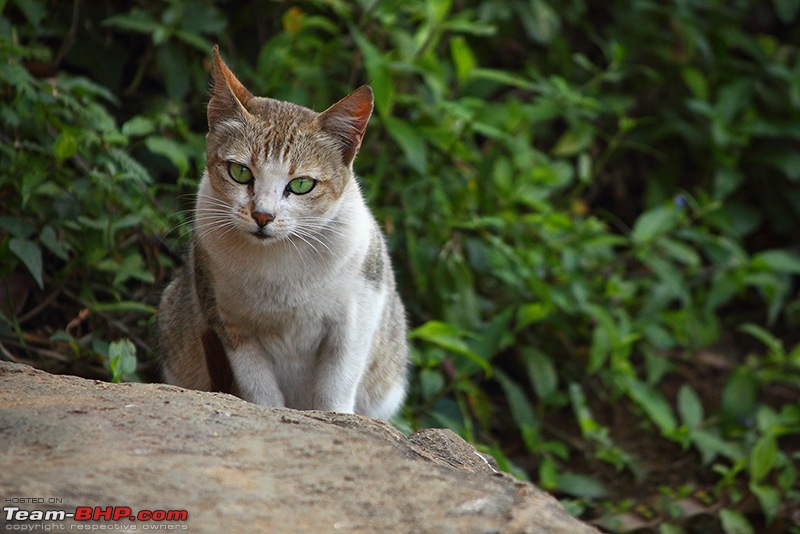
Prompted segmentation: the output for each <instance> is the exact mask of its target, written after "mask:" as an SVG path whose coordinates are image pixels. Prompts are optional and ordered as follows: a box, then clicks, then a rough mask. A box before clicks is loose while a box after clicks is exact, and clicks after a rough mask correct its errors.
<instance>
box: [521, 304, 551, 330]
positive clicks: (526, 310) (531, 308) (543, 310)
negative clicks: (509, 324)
mask: <svg viewBox="0 0 800 534" xmlns="http://www.w3.org/2000/svg"><path fill="white" fill-rule="evenodd" d="M552 311H553V306H552V305H551V304H549V303H545V302H533V303H530V304H523V305H522V306H520V308H519V310H518V311H517V328H518V329H519V330H522V329H523V328H525V327H527V326H530V325H532V324H533V323H538V322H539V321H542V320H544V319H546V318H547V317H548V316H549V315H550V313H551V312H552Z"/></svg>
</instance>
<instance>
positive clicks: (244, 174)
mask: <svg viewBox="0 0 800 534" xmlns="http://www.w3.org/2000/svg"><path fill="white" fill-rule="evenodd" d="M228 175H229V176H230V177H231V178H232V179H233V181H234V182H237V183H240V184H249V183H250V182H251V181H252V179H253V173H252V172H251V171H250V169H248V168H247V167H245V166H244V165H240V164H239V163H234V162H233V161H231V162H230V163H228Z"/></svg>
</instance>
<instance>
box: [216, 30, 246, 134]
mask: <svg viewBox="0 0 800 534" xmlns="http://www.w3.org/2000/svg"><path fill="white" fill-rule="evenodd" d="M211 53H212V56H213V59H212V62H213V64H212V73H211V77H212V88H211V100H210V101H209V102H208V128H209V129H210V130H213V129H214V126H216V125H217V124H219V123H221V122H223V121H226V120H230V119H234V120H236V119H238V120H241V119H243V118H245V117H247V116H248V115H249V112H248V111H247V109H246V108H245V106H246V105H247V103H248V102H249V101H250V99H252V98H253V94H252V93H251V92H250V91H248V90H247V88H246V87H245V86H244V85H242V83H241V82H240V81H239V80H238V79H237V78H236V76H234V74H233V72H231V70H230V69H229V68H228V66H227V65H226V64H225V62H224V61H222V57H220V55H219V46H217V45H214V48H213V49H212V52H211Z"/></svg>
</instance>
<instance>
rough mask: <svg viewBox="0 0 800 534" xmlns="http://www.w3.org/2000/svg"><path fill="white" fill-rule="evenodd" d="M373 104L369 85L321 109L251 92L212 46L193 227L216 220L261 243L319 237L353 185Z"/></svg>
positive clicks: (229, 229) (216, 222)
mask: <svg viewBox="0 0 800 534" xmlns="http://www.w3.org/2000/svg"><path fill="white" fill-rule="evenodd" d="M372 106H373V96H372V90H371V89H370V88H369V87H368V86H363V87H360V88H359V89H356V90H355V91H353V92H352V93H350V94H349V95H348V96H346V97H345V98H343V99H342V100H340V101H339V102H337V103H336V104H334V105H332V106H331V107H330V108H328V109H327V110H326V111H323V112H322V113H316V112H314V111H312V110H310V109H308V108H305V107H302V106H298V105H295V104H291V103H288V102H282V101H279V100H273V99H271V98H261V97H256V96H253V94H252V93H251V92H250V91H248V90H247V89H246V88H245V87H244V86H243V85H242V84H241V82H239V80H238V79H237V78H236V77H235V76H234V74H233V73H232V72H231V71H230V69H229V68H228V67H227V65H225V63H224V62H223V61H222V58H221V57H220V55H219V51H218V48H217V47H214V50H213V89H212V96H211V100H210V102H209V104H208V127H209V132H208V136H207V138H206V153H207V163H206V178H205V180H206V181H207V183H206V184H205V187H201V197H200V198H199V199H198V205H199V206H200V205H202V206H205V208H204V210H203V212H200V213H198V215H197V217H198V220H197V221H196V223H197V225H198V229H200V228H203V227H208V226H211V225H215V224H221V225H223V226H224V227H225V230H226V231H236V232H246V233H249V234H251V235H252V236H253V238H255V239H260V240H262V241H264V242H270V241H272V240H273V239H278V240H281V239H287V238H294V239H299V240H301V241H305V242H306V243H309V242H313V241H314V240H315V239H319V237H317V236H316V233H317V232H316V231H318V230H320V229H322V228H324V227H325V225H327V224H329V223H330V222H331V221H332V220H333V219H334V218H335V217H336V215H337V213H338V212H339V211H340V208H341V204H342V202H341V200H342V198H343V195H345V194H346V192H347V191H348V190H350V191H351V192H352V189H353V188H354V187H356V186H355V183H354V178H353V171H352V164H353V159H354V158H355V156H356V153H357V152H358V149H359V147H360V146H361V140H362V139H363V137H364V132H365V130H366V127H367V122H368V121H369V117H370V115H371V114H372ZM209 197H210V198H209Z"/></svg>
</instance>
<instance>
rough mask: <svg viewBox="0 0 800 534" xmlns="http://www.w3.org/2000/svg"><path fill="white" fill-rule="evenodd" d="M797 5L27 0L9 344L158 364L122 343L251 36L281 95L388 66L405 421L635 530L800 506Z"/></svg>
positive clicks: (388, 203) (378, 142)
mask: <svg viewBox="0 0 800 534" xmlns="http://www.w3.org/2000/svg"><path fill="white" fill-rule="evenodd" d="M796 4H797V3H796V2H789V1H780V0H776V1H775V2H773V3H770V4H764V3H759V2H755V1H746V0H743V1H738V2H734V3H733V4H732V5H728V4H724V5H723V4H721V3H716V2H695V1H689V2H678V3H672V4H662V3H658V2H651V1H649V0H636V1H635V2H612V3H610V4H604V5H602V6H600V5H589V3H586V2H583V1H580V0H573V1H570V2H566V3H562V4H559V5H556V4H555V3H552V4H551V3H547V2H545V1H544V0H531V1H529V2H523V1H508V2H460V3H455V4H454V3H452V2H448V1H446V0H413V1H409V2H404V3H393V2H377V3H370V2H360V3H356V4H353V3H344V2H310V3H303V4H300V5H293V6H287V5H284V4H280V5H278V4H275V5H274V6H271V10H270V12H269V14H267V13H265V12H264V11H262V10H261V9H260V8H256V7H255V6H245V7H242V8H240V9H238V10H235V9H233V8H232V7H231V6H229V5H227V4H225V5H224V6H223V5H222V4H220V5H216V4H213V3H209V2H203V1H199V0H173V1H169V2H159V1H155V0H153V1H147V2H139V3H125V2H121V3H115V5H114V6H113V8H111V7H108V6H105V7H103V8H100V7H99V6H94V5H91V6H89V5H86V6H84V5H82V4H78V5H81V9H82V11H81V12H79V13H77V14H73V13H72V12H71V10H72V9H73V8H72V4H66V3H56V6H55V9H56V14H58V13H60V14H61V15H63V16H48V17H45V16H44V2H37V1H27V2H17V3H14V4H13V6H11V7H7V8H6V12H5V13H2V18H1V19H0V29H2V32H0V35H2V37H0V39H2V41H0V46H1V47H2V48H0V50H2V58H3V59H2V62H0V83H1V84H2V85H0V92H2V94H3V100H2V103H1V104H0V105H2V108H1V109H0V111H1V113H0V120H1V121H2V131H3V132H4V133H3V134H2V135H3V139H2V141H3V148H2V150H3V152H4V156H3V159H2V162H1V163H0V167H2V169H0V181H2V191H3V196H4V197H5V198H6V200H7V201H6V202H4V205H3V208H2V216H3V217H2V219H0V227H1V228H2V229H3V230H2V233H0V237H2V246H3V248H4V250H6V249H7V253H6V254H5V257H8V258H10V261H8V262H4V264H3V275H5V278H4V280H5V293H6V297H7V300H8V297H10V300H11V302H12V304H13V305H12V306H6V307H4V308H3V309H4V310H5V311H4V314H5V320H4V323H5V325H6V326H4V327H3V328H4V329H3V330H2V331H0V334H2V341H3V343H4V344H8V345H9V346H10V347H11V348H10V349H7V350H6V352H7V353H8V354H10V355H11V356H13V357H14V358H15V359H28V360H32V361H34V362H35V363H37V364H38V365H43V366H47V365H52V363H48V362H51V360H53V359H54V358H59V359H61V360H63V359H65V358H66V359H69V362H68V364H67V365H66V368H68V369H72V368H74V367H76V366H77V367H79V368H80V367H81V366H85V362H86V361H106V362H107V365H108V367H109V368H110V369H111V371H114V372H113V373H111V372H109V373H108V375H106V376H108V377H109V378H111V377H112V376H113V377H116V378H127V379H130V378H132V376H131V373H127V374H126V373H125V372H123V371H122V368H121V367H119V366H120V365H123V364H122V363H121V362H123V361H125V362H130V358H129V357H127V356H126V357H123V355H129V354H130V351H131V349H130V347H129V346H128V345H127V344H120V343H117V344H115V345H113V347H112V350H109V347H108V345H109V341H115V342H116V340H118V339H119V338H125V337H129V338H131V339H133V341H134V342H135V346H136V347H138V349H139V362H140V363H139V368H138V376H145V377H147V376H150V371H151V367H150V366H151V356H150V347H149V345H148V344H147V341H146V339H147V337H146V333H145V332H146V325H147V323H148V322H150V321H152V314H153V313H154V309H153V305H154V304H155V302H156V301H157V298H158V291H159V288H160V287H161V286H162V285H163V283H164V282H165V281H166V280H167V279H168V277H169V272H170V269H171V268H172V267H173V266H174V264H175V258H177V257H178V252H179V251H180V249H181V247H182V245H183V244H184V243H185V241H184V240H183V237H184V235H185V231H186V230H185V226H183V225H182V221H183V219H185V217H183V216H181V215H180V213H181V211H180V210H181V209H182V208H183V207H188V206H189V205H190V202H188V201H187V202H186V203H185V205H183V203H179V204H177V205H176V201H175V199H176V198H180V197H181V195H182V194H184V193H187V192H190V191H191V187H192V184H193V183H194V180H195V179H196V177H197V176H198V173H199V171H200V169H202V165H203V162H202V157H203V156H202V154H203V140H202V136H203V135H204V129H205V118H204V108H203V102H204V100H205V97H206V96H205V91H206V89H205V88H206V86H207V78H208V72H207V69H208V52H209V50H210V47H211V43H212V42H220V44H221V46H222V50H223V52H225V53H226V55H227V56H228V58H229V59H231V62H232V65H233V66H234V70H235V71H236V72H237V75H239V76H240V77H241V78H242V79H243V81H245V83H246V85H248V87H250V88H252V89H253V91H254V92H255V93H256V94H261V95H268V96H272V97H275V98H281V99H287V100H291V101H293V102H297V103H300V104H304V105H309V106H311V107H313V108H316V109H323V108H324V107H326V106H327V105H329V104H330V103H331V102H334V101H336V100H337V99H338V98H340V97H341V96H342V95H344V94H346V93H347V92H348V91H349V90H350V89H351V88H352V87H354V86H356V85H358V84H360V83H364V82H370V83H371V84H372V86H373V89H374V92H375V97H376V113H375V116H374V118H373V122H372V124H371V126H370V129H369V130H368V134H367V139H366V140H365V142H364V145H363V149H362V151H361V153H360V155H359V158H358V161H357V164H356V166H357V169H358V171H359V173H360V175H361V177H362V178H361V181H362V185H363V188H364V190H365V192H366V193H367V196H368V199H369V202H370V204H371V205H372V206H373V207H374V209H375V212H376V214H377V216H378V218H379V220H380V221H381V222H382V223H383V226H384V229H385V231H386V233H387V235H388V237H389V241H390V244H391V247H392V251H393V257H394V260H395V266H396V271H397V274H398V277H399V283H400V286H401V289H402V293H403V296H404V300H405V302H406V304H407V307H408V310H409V315H410V322H411V324H412V325H413V326H414V329H413V330H412V332H411V338H412V340H413V361H414V369H413V380H412V384H413V387H412V392H411V395H410V398H409V401H408V403H407V406H406V409H405V411H404V414H403V417H401V418H400V419H399V420H398V421H396V423H397V424H398V425H399V426H400V427H401V428H404V429H406V430H414V429H417V428H421V427H425V426H446V427H449V428H452V429H454V430H455V431H457V432H458V433H460V434H461V435H462V436H464V437H466V438H467V439H469V440H471V441H473V442H474V443H476V444H478V446H479V447H481V448H482V449H484V450H486V451H488V452H490V453H492V454H493V455H495V457H496V458H497V459H498V461H499V462H500V464H501V465H502V466H503V467H504V468H505V469H508V470H511V471H512V472H514V473H515V474H516V475H518V476H520V477H523V478H530V479H532V480H533V481H535V482H537V483H538V484H540V485H541V486H543V487H545V488H546V489H549V490H551V491H554V492H556V493H557V494H558V495H560V496H562V498H563V499H564V502H566V503H567V504H568V505H569V506H570V508H571V510H573V511H574V512H575V513H576V514H582V515H583V517H585V518H587V519H593V520H595V521H596V522H598V523H599V524H601V525H603V526H604V527H605V528H608V529H612V530H617V531H630V530H634V529H636V528H659V530H660V531H663V532H679V531H681V530H680V529H681V528H685V529H689V530H691V529H693V528H700V529H703V530H708V529H712V530H713V529H716V530H719V529H722V530H724V531H726V532H739V531H743V532H744V531H748V529H750V531H752V529H753V528H754V527H753V525H755V526H756V527H757V528H762V527H764V525H765V524H769V525H772V526H773V528H778V529H780V525H782V524H788V522H789V521H790V518H791V514H793V513H797V507H796V501H797V497H798V494H797V489H796V484H795V483H796V471H797V468H796V462H797V452H796V451H797V448H796V444H797V439H798V434H800V410H798V408H797V400H798V389H800V345H798V338H797V336H796V334H795V333H794V332H795V331H796V329H797V324H798V319H800V298H798V290H797V278H796V277H797V275H798V274H800V251H799V250H798V248H797V247H796V246H794V245H790V246H787V243H790V244H791V243H794V242H795V241H796V240H795V239H794V233H795V232H796V229H797V224H798V218H799V217H800V189H798V187H797V182H798V180H800V173H798V171H797V169H798V168H800V166H798V157H797V155H796V152H797V151H796V147H797V142H798V140H800V129H798V126H797V125H798V124H800V82H799V81H798V80H800V53H798V52H799V51H798V47H797V45H796V44H793V43H797V42H800V35H798V33H800V29H799V28H800V27H798V25H797V21H798V12H799V10H798V7H797V5H796ZM108 9H111V10H113V11H112V12H109V11H106V10H108ZM67 15H69V16H67ZM73 15H74V17H73ZM70 20H72V21H73V22H69V21H70ZM74 20H79V21H80V24H78V23H75V22H74ZM90 49H91V50H92V51H93V53H92V55H89V54H88V53H87V50H90ZM89 58H92V59H91V60H90V59H89ZM90 80H92V81H90ZM42 125H45V127H43V126H42ZM20 177H21V179H20ZM173 213H177V214H178V215H177V219H176V217H175V216H173V215H172V214H173ZM23 293H29V294H31V295H32V297H31V298H29V299H28V302H27V304H26V303H25V302H24V299H21V298H20V297H19V295H21V294H23ZM36 302H42V303H43V305H40V306H37V305H36V304H35V303H36ZM81 310H87V311H86V312H85V313H83V315H82V314H81ZM81 317H83V318H81ZM123 349H124V350H123ZM109 352H111V353H113V354H114V355H115V356H116V357H115V358H113V361H114V362H120V363H115V364H114V365H113V366H112V365H111V363H110V360H109V359H108V357H107V356H106V355H107V354H108V353H109ZM74 358H77V359H74ZM82 362H83V363H82ZM128 365H129V363H128ZM63 367H64V366H63V365H62V368H63ZM89 370H91V368H89ZM127 371H130V368H128V369H127ZM84 372H88V370H87V369H84ZM676 465H677V466H679V468H677V469H676V468H675V466H676ZM684 475H685V476H684ZM642 495H644V496H645V497H642ZM750 496H751V497H753V498H755V500H756V501H757V502H758V503H759V505H760V506H759V509H760V512H759V513H755V512H754V511H753V510H752V509H750V508H748V507H747V503H748V502H749V499H748V498H747V497H750ZM792 503H795V504H792ZM709 516H710V517H711V519H708V517H709ZM764 528H765V527H764ZM787 528H788V527H787Z"/></svg>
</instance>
